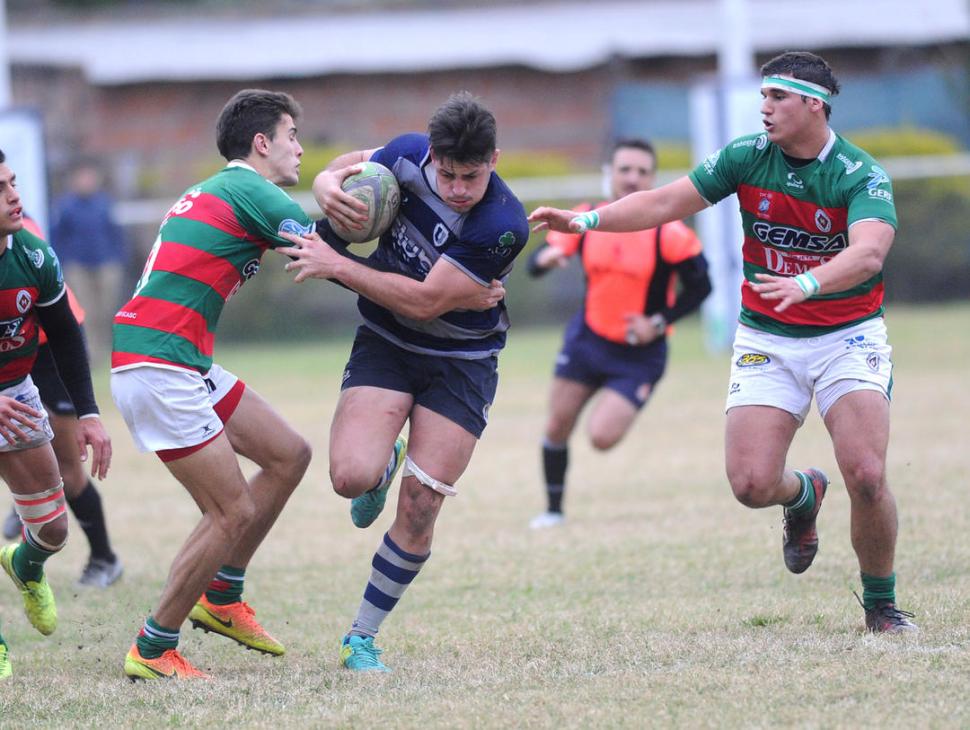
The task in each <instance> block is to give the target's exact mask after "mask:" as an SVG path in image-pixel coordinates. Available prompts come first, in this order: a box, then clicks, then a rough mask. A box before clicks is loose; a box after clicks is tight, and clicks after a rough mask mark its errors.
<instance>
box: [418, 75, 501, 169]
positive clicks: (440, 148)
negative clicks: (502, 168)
mask: <svg viewBox="0 0 970 730" xmlns="http://www.w3.org/2000/svg"><path fill="white" fill-rule="evenodd" d="M428 136H429V137H430V138H431V151H432V152H434V156H435V157H436V158H437V159H439V160H441V159H448V160H452V161H454V162H459V163H480V162H490V161H491V159H492V156H493V155H494V154H495V117H494V116H493V115H492V112H490V111H489V110H488V109H486V108H485V107H484V106H482V105H481V104H480V103H479V101H478V99H477V98H476V97H474V96H472V95H471V94H470V93H468V92H467V91H460V92H458V93H457V94H452V95H451V96H450V97H448V101H446V102H445V103H444V104H442V105H441V106H439V107H438V108H437V109H436V110H435V113H434V114H432V115H431V120H430V121H429V122H428Z"/></svg>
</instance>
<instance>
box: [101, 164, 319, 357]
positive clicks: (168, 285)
mask: <svg viewBox="0 0 970 730" xmlns="http://www.w3.org/2000/svg"><path fill="white" fill-rule="evenodd" d="M312 230H313V222H312V221H311V220H310V218H309V217H307V215H306V213H304V212H303V210H302V209H301V208H300V206H299V205H297V203H296V202H295V201H294V200H293V199H292V198H291V197H290V196H289V195H287V194H286V193H285V192H283V190H281V189H280V188H279V187H277V186H276V185H274V184H273V183H272V182H270V181H269V180H267V179H266V178H264V177H263V176H262V175H260V174H259V173H258V172H256V171H255V170H254V169H253V168H251V167H250V166H249V165H246V164H244V163H241V162H238V161H234V162H231V163H229V165H228V166H226V167H225V168H223V169H222V170H221V171H219V172H218V173H216V174H215V175H213V176H212V177H210V178H209V179H208V180H205V181H204V182H202V183H200V184H198V185H195V186H194V187H192V188H190V189H189V190H187V191H186V192H185V194H184V195H183V196H182V197H181V198H179V200H178V202H176V203H175V205H173V206H172V208H171V210H169V212H168V214H167V215H166V216H165V218H164V219H163V220H162V225H161V228H160V229H159V232H158V238H157V239H156V240H155V245H154V246H153V247H152V251H151V253H150V254H149V256H148V261H147V262H146V263H145V270H144V272H143V273H142V276H141V278H140V279H139V281H138V285H137V286H136V287H135V293H134V296H133V297H132V298H131V299H130V300H129V301H128V303H127V304H125V305H124V306H123V307H122V308H121V309H120V310H119V311H118V313H117V314H116V315H115V319H114V346H113V349H112V353H111V369H112V371H118V370H124V369H125V368H129V367H138V366H142V365H154V366H157V367H170V368H178V369H191V370H197V371H199V372H200V373H205V372H207V371H208V370H209V368H211V367H212V350H213V345H214V343H215V334H216V327H217V325H218V323H219V316H220V315H221V314H222V308H223V307H224V306H225V304H226V302H227V301H229V299H230V298H231V297H232V296H233V294H235V293H236V292H237V291H238V290H239V288H240V287H241V286H242V285H243V283H244V282H245V281H246V280H247V279H249V278H251V277H253V276H255V274H256V272H257V271H258V270H259V263H260V259H261V258H262V256H263V253H264V252H265V251H266V249H267V248H275V247H276V246H289V245H291V244H290V242H289V241H287V240H286V239H285V238H282V237H281V236H280V234H281V233H285V232H290V233H300V234H306V233H309V232H310V231H312Z"/></svg>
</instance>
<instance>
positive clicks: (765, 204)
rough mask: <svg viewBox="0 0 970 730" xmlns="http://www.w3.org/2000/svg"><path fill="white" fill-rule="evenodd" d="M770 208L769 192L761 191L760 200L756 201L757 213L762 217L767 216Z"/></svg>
mask: <svg viewBox="0 0 970 730" xmlns="http://www.w3.org/2000/svg"><path fill="white" fill-rule="evenodd" d="M770 209H771V193H761V200H759V201H758V215H759V216H760V217H762V218H767V217H768V211H769V210H770Z"/></svg>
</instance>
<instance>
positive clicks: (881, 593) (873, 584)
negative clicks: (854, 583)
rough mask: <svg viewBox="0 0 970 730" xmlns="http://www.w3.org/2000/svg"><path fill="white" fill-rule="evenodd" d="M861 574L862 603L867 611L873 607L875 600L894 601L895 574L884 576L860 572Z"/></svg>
mask: <svg viewBox="0 0 970 730" xmlns="http://www.w3.org/2000/svg"><path fill="white" fill-rule="evenodd" d="M860 575H861V576H862V605H863V606H865V609H866V610H867V611H868V610H870V609H872V608H875V606H876V602H877V601H889V602H890V603H895V602H896V574H895V573H891V574H889V575H888V576H886V577H885V578H879V577H877V576H875V575H867V574H865V573H860Z"/></svg>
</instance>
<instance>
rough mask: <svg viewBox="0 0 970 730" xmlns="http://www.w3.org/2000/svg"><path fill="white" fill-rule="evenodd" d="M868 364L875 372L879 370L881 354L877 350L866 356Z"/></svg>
mask: <svg viewBox="0 0 970 730" xmlns="http://www.w3.org/2000/svg"><path fill="white" fill-rule="evenodd" d="M866 365H868V366H869V369H870V370H872V371H873V372H878V371H879V355H877V354H876V353H875V352H870V353H869V356H868V357H867V358H866Z"/></svg>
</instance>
